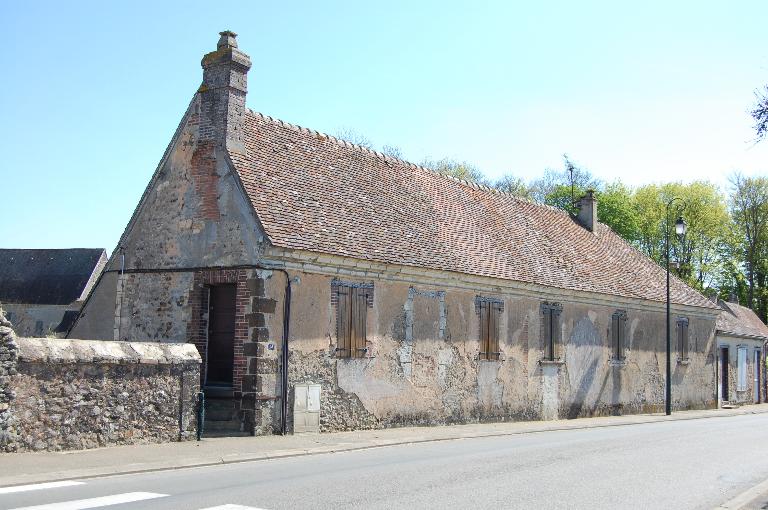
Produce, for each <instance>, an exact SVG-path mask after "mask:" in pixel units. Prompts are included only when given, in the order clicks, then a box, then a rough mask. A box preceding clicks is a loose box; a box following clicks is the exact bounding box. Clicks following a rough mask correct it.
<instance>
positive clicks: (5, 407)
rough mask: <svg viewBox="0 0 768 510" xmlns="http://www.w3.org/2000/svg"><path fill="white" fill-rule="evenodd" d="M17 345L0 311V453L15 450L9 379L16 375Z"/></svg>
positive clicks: (14, 424)
mask: <svg viewBox="0 0 768 510" xmlns="http://www.w3.org/2000/svg"><path fill="white" fill-rule="evenodd" d="M17 362H18V345H17V344H16V336H15V334H14V332H13V329H12V328H11V323H10V321H9V320H7V319H6V318H5V314H4V313H3V311H2V309H0V452H12V451H15V450H16V448H17V445H16V441H17V438H18V435H17V432H16V419H15V418H14V416H13V413H12V412H11V406H12V405H13V400H14V398H15V397H16V394H15V392H14V391H13V388H12V385H11V378H12V377H13V376H15V375H16V364H17Z"/></svg>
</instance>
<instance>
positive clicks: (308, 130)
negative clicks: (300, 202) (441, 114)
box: [247, 108, 568, 214]
mask: <svg viewBox="0 0 768 510" xmlns="http://www.w3.org/2000/svg"><path fill="white" fill-rule="evenodd" d="M247 110H248V111H249V112H250V113H252V114H254V115H256V116H259V117H261V118H262V119H264V120H266V121H268V122H272V123H277V124H279V125H281V126H283V127H287V128H289V129H292V130H294V131H298V132H305V133H309V134H311V135H313V136H315V137H316V138H320V139H324V140H329V141H331V142H334V143H336V144H338V145H340V146H342V147H346V148H350V149H356V150H359V151H362V152H367V153H369V154H371V155H373V156H376V157H377V158H379V159H381V160H383V161H388V160H390V161H392V162H394V163H399V164H401V165H404V166H406V167H409V168H413V169H416V170H423V171H425V172H429V173H432V174H434V175H439V176H440V177H443V178H446V179H449V180H453V181H455V182H458V183H459V184H462V185H464V186H467V187H469V188H473V189H476V190H479V191H487V192H490V193H495V194H497V195H503V196H508V197H511V198H513V199H515V200H519V201H521V202H525V203H527V204H530V205H534V206H538V207H543V208H546V209H549V210H551V211H554V212H557V213H560V214H563V213H564V214H568V213H567V211H564V210H562V209H560V208H558V207H555V206H551V205H548V204H541V203H539V202H535V201H533V200H531V199H528V198H526V197H521V196H519V195H515V194H514V193H510V192H509V191H504V190H500V189H498V188H494V187H493V186H490V185H488V184H483V183H479V182H476V181H469V180H467V179H462V178H460V177H456V176H453V175H449V174H446V173H443V172H440V171H438V170H435V169H433V168H429V167H426V166H424V165H420V164H418V163H413V162H412V161H408V160H405V159H402V158H398V157H397V156H392V155H390V154H384V153H383V152H379V151H376V150H374V149H371V148H369V147H363V146H362V145H358V144H356V143H353V142H350V141H348V140H344V139H342V138H339V137H337V136H334V135H330V134H328V133H323V132H321V131H318V130H315V129H312V128H308V127H304V126H301V125H299V124H291V123H290V122H286V121H284V120H282V119H278V118H276V117H272V116H270V115H266V114H264V113H261V112H257V111H255V110H251V109H250V108H248V109H247Z"/></svg>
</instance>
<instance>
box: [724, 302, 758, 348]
mask: <svg viewBox="0 0 768 510" xmlns="http://www.w3.org/2000/svg"><path fill="white" fill-rule="evenodd" d="M720 308H722V309H723V311H722V312H721V313H720V316H719V317H718V318H717V330H718V331H721V332H723V333H732V334H735V335H739V336H753V337H760V338H762V339H764V340H768V326H766V325H765V324H763V321H761V320H760V317H758V316H757V314H756V313H755V312H753V311H752V310H750V309H749V308H747V307H746V306H741V305H738V304H736V303H726V302H724V301H721V302H720Z"/></svg>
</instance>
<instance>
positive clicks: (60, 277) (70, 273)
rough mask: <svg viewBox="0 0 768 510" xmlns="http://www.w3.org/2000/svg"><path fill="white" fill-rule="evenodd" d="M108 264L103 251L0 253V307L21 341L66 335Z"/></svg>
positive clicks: (23, 251)
mask: <svg viewBox="0 0 768 510" xmlns="http://www.w3.org/2000/svg"><path fill="white" fill-rule="evenodd" d="M106 263H107V253H106V251H104V249H101V248H96V249H91V248H71V249H70V248H68V249H0V305H2V308H3V309H4V310H5V312H6V314H7V315H8V318H9V320H10V321H11V322H12V323H13V324H14V328H15V330H16V332H17V333H18V334H19V335H20V336H46V335H56V336H61V335H64V334H65V333H66V332H67V330H68V329H69V328H70V326H71V325H72V323H73V321H74V320H75V318H76V317H77V315H78V313H79V311H80V307H81V306H82V304H83V301H84V300H85V298H86V296H88V294H89V293H90V291H91V288H93V286H94V284H95V283H96V281H97V280H98V278H99V275H100V274H101V271H102V270H103V269H104V266H105V265H106Z"/></svg>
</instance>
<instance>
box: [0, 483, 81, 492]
mask: <svg viewBox="0 0 768 510" xmlns="http://www.w3.org/2000/svg"><path fill="white" fill-rule="evenodd" d="M84 483H85V482H75V481H74V480H64V481H61V482H46V483H34V484H31V485H15V486H13V487H0V494H12V493H14V492H26V491H39V490H43V489H56V488H58V487H71V486H73V485H83V484H84Z"/></svg>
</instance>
